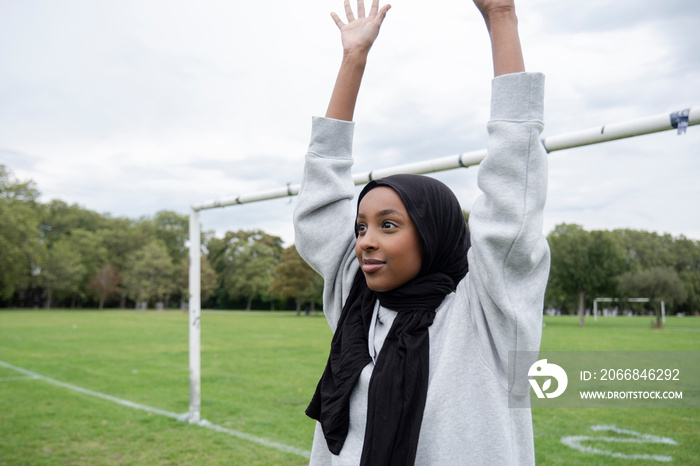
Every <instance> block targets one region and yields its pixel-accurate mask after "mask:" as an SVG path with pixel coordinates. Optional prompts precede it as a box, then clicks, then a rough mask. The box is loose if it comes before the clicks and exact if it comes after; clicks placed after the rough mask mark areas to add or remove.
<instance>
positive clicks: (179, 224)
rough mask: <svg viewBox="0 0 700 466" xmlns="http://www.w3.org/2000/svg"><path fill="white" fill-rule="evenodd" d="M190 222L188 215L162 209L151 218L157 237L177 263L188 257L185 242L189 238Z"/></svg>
mask: <svg viewBox="0 0 700 466" xmlns="http://www.w3.org/2000/svg"><path fill="white" fill-rule="evenodd" d="M189 222H190V220H189V217H187V215H180V214H178V213H177V212H173V211H171V210H161V211H160V212H158V213H156V215H155V216H154V217H153V220H151V224H152V225H153V228H154V229H155V237H156V238H158V239H160V240H161V241H162V242H163V244H165V247H166V248H167V250H168V254H170V257H171V259H172V260H173V263H175V264H179V263H180V262H181V261H182V260H183V259H185V258H186V257H187V248H186V247H185V243H186V242H187V240H188V239H189V231H190V223H189Z"/></svg>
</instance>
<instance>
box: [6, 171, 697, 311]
mask: <svg viewBox="0 0 700 466" xmlns="http://www.w3.org/2000/svg"><path fill="white" fill-rule="evenodd" d="M39 195H40V193H39V191H38V189H37V188H36V186H35V184H34V182H33V181H31V180H30V181H20V180H17V179H15V178H14V177H13V174H12V173H11V171H10V170H9V169H7V168H6V167H5V166H4V165H0V218H1V219H2V222H0V260H2V266H0V306H3V307H45V308H50V307H91V308H92V307H97V308H100V309H102V308H103V307H121V308H126V307H134V308H148V307H182V306H184V305H186V302H187V299H188V280H189V254H188V249H187V241H188V237H189V231H188V230H189V221H188V217H187V216H186V215H181V214H178V213H177V212H172V211H167V210H164V211H160V212H158V213H156V214H155V215H154V216H153V217H142V218H138V219H129V218H122V217H111V216H109V215H107V214H98V213H96V212H93V211H90V210H87V209H84V208H82V207H80V206H78V205H75V204H74V205H68V204H67V203H65V202H63V201H60V200H52V201H50V202H47V203H41V202H39V200H38V199H39ZM465 218H468V214H467V213H466V212H465ZM547 240H548V242H549V245H550V249H551V254H552V267H551V273H550V278H549V283H548V286H547V293H546V298H545V303H546V306H547V307H549V308H553V309H558V310H561V311H563V312H564V313H576V312H578V313H579V315H580V316H581V319H583V313H584V310H585V309H587V308H588V309H590V307H591V306H592V303H593V300H594V299H595V298H596V297H612V298H619V299H620V300H621V301H620V304H619V306H621V307H623V308H624V307H628V308H630V309H632V310H635V311H641V310H643V309H642V308H640V307H639V305H631V304H626V303H625V301H624V299H625V298H631V297H646V298H649V299H650V303H649V304H648V306H650V307H651V309H656V310H658V303H659V302H660V300H662V299H663V300H664V302H665V304H666V306H667V310H668V312H669V313H678V312H682V313H686V314H696V313H698V311H700V243H699V242H698V241H695V240H691V239H688V238H685V237H684V236H679V237H673V236H671V235H668V234H663V235H661V234H657V233H654V232H646V231H637V230H613V231H586V230H584V229H583V228H582V227H581V226H579V225H571V224H561V225H557V226H556V227H555V229H554V231H552V232H551V233H550V234H549V235H548V237H547ZM200 247H201V250H202V259H201V276H202V283H201V291H202V306H203V307H208V308H219V309H241V308H245V309H252V308H256V309H275V308H276V309H286V308H291V309H296V311H297V312H300V311H301V310H302V308H306V309H307V310H313V309H314V308H315V306H316V305H317V304H320V303H321V296H322V289H323V283H322V280H321V278H320V277H319V276H318V275H317V274H316V273H315V272H314V271H313V270H311V268H310V267H309V266H308V265H307V264H306V263H305V262H304V261H303V260H302V259H301V257H299V254H298V253H297V252H296V249H295V248H294V246H293V245H292V246H290V247H288V248H284V247H283V242H282V239H281V238H279V237H277V236H273V235H269V234H267V233H265V232H264V231H261V230H239V231H228V232H226V233H225V234H224V236H223V237H216V236H215V235H214V234H213V233H212V232H205V233H203V234H202V244H201V245H200ZM634 306H637V307H634Z"/></svg>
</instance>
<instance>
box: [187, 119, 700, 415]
mask: <svg viewBox="0 0 700 466" xmlns="http://www.w3.org/2000/svg"><path fill="white" fill-rule="evenodd" d="M697 124H700V107H693V108H687V109H684V110H681V111H679V112H674V113H671V114H667V113H661V114H657V115H653V116H649V117H645V118H637V119H634V120H626V121H622V122H617V123H612V124H607V125H603V126H596V127H594V128H589V129H586V130H581V131H574V132H569V133H564V134H559V135H555V136H549V137H547V138H545V139H543V140H542V144H543V145H544V148H545V150H546V151H547V152H548V153H549V152H554V151H558V150H563V149H570V148H573V147H580V146H586V145H590V144H598V143H601V142H606V141H613V140H616V139H624V138H629V137H633V136H640V135H643V134H650V133H657V132H660V131H666V130H670V129H677V130H678V133H679V134H680V133H682V132H685V129H686V128H687V127H688V126H693V125H697ZM484 157H486V150H485V149H482V150H477V151H473V152H465V153H462V154H457V155H450V156H447V157H441V158H435V159H431V160H425V161H421V162H415V163H409V164H404V165H397V166H394V167H389V168H381V169H377V170H373V171H369V172H362V173H357V174H354V175H353V180H354V182H355V185H360V184H365V183H369V182H370V181H371V180H373V179H378V178H383V177H386V176H389V175H394V174H399V173H410V174H426V173H434V172H439V171H445V170H452V169H454V168H460V167H464V168H466V167H470V166H473V165H478V164H479V163H480V162H481V161H482V160H483V159H484ZM299 186H300V185H298V184H296V185H287V186H283V187H280V188H275V189H269V190H266V191H258V192H254V193H250V194H241V195H239V196H236V197H232V198H227V199H222V200H215V201H208V202H203V203H201V204H195V205H192V206H191V207H190V237H189V248H190V276H189V313H190V318H189V327H190V331H189V338H190V409H189V417H188V420H189V422H190V423H199V422H200V420H201V419H200V407H201V385H200V376H201V371H200V368H201V366H200V315H201V295H200V284H201V282H200V280H201V278H200V256H201V249H200V248H201V244H200V243H201V229H200V223H199V211H201V210H206V209H215V208H218V207H227V206H232V205H238V204H247V203H251V202H258V201H264V200H268V199H278V198H282V197H287V196H294V195H296V194H298V193H299Z"/></svg>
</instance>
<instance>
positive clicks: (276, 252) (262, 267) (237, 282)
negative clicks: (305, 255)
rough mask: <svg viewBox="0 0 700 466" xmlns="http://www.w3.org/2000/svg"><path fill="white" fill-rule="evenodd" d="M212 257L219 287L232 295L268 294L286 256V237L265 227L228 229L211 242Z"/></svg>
mask: <svg viewBox="0 0 700 466" xmlns="http://www.w3.org/2000/svg"><path fill="white" fill-rule="evenodd" d="M207 250H208V251H209V255H208V257H209V258H210V260H211V262H212V266H213V267H214V270H215V271H216V274H217V278H218V282H219V288H220V289H221V290H222V292H224V293H225V294H226V295H227V296H228V297H229V298H231V299H243V300H245V301H246V310H250V309H251V307H252V303H253V300H254V299H256V298H265V297H266V296H267V291H268V290H269V288H270V284H271V283H272V275H273V272H274V270H275V267H276V266H277V264H278V263H279V261H280V259H281V256H282V239H281V238H279V237H277V236H272V235H269V234H267V233H265V232H264V231H261V230H239V231H237V232H231V231H229V232H226V234H225V235H224V238H223V239H218V238H212V239H211V240H210V241H209V242H208V243H207Z"/></svg>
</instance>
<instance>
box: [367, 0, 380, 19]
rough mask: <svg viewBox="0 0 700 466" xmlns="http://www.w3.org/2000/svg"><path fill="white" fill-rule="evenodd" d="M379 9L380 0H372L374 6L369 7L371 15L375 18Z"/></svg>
mask: <svg viewBox="0 0 700 466" xmlns="http://www.w3.org/2000/svg"><path fill="white" fill-rule="evenodd" d="M378 9H379V0H372V6H371V7H370V9H369V17H370V18H374V17H375V16H377V10H378Z"/></svg>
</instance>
